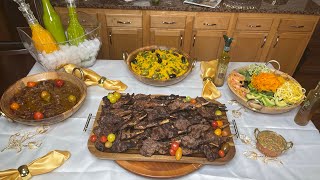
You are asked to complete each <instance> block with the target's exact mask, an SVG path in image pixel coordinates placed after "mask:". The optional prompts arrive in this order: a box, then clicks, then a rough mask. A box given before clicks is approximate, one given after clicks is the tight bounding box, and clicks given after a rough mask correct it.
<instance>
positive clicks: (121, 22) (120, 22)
mask: <svg viewBox="0 0 320 180" xmlns="http://www.w3.org/2000/svg"><path fill="white" fill-rule="evenodd" d="M117 23H118V24H131V21H117Z"/></svg>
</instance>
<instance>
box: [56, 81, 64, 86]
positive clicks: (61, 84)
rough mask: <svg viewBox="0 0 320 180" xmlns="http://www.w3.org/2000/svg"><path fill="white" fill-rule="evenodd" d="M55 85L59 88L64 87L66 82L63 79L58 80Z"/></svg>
mask: <svg viewBox="0 0 320 180" xmlns="http://www.w3.org/2000/svg"><path fill="white" fill-rule="evenodd" d="M54 84H55V85H56V86H57V87H62V86H63V85H64V81H63V80H61V79H56V80H55V81H54Z"/></svg>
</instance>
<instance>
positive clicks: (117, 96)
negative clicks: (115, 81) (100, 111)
mask: <svg viewBox="0 0 320 180" xmlns="http://www.w3.org/2000/svg"><path fill="white" fill-rule="evenodd" d="M113 96H114V97H115V98H116V99H117V100H118V99H120V98H121V94H120V93H119V92H117V91H116V92H114V93H113Z"/></svg>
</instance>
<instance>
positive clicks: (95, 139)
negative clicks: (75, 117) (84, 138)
mask: <svg viewBox="0 0 320 180" xmlns="http://www.w3.org/2000/svg"><path fill="white" fill-rule="evenodd" d="M97 139H98V137H97V135H95V134H93V135H91V136H90V141H91V142H93V143H94V142H96V141H97Z"/></svg>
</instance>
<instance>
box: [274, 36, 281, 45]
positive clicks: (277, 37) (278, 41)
mask: <svg viewBox="0 0 320 180" xmlns="http://www.w3.org/2000/svg"><path fill="white" fill-rule="evenodd" d="M279 38H280V36H277V40H276V43H275V44H274V45H273V48H275V47H276V46H277V44H278V42H279Z"/></svg>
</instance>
